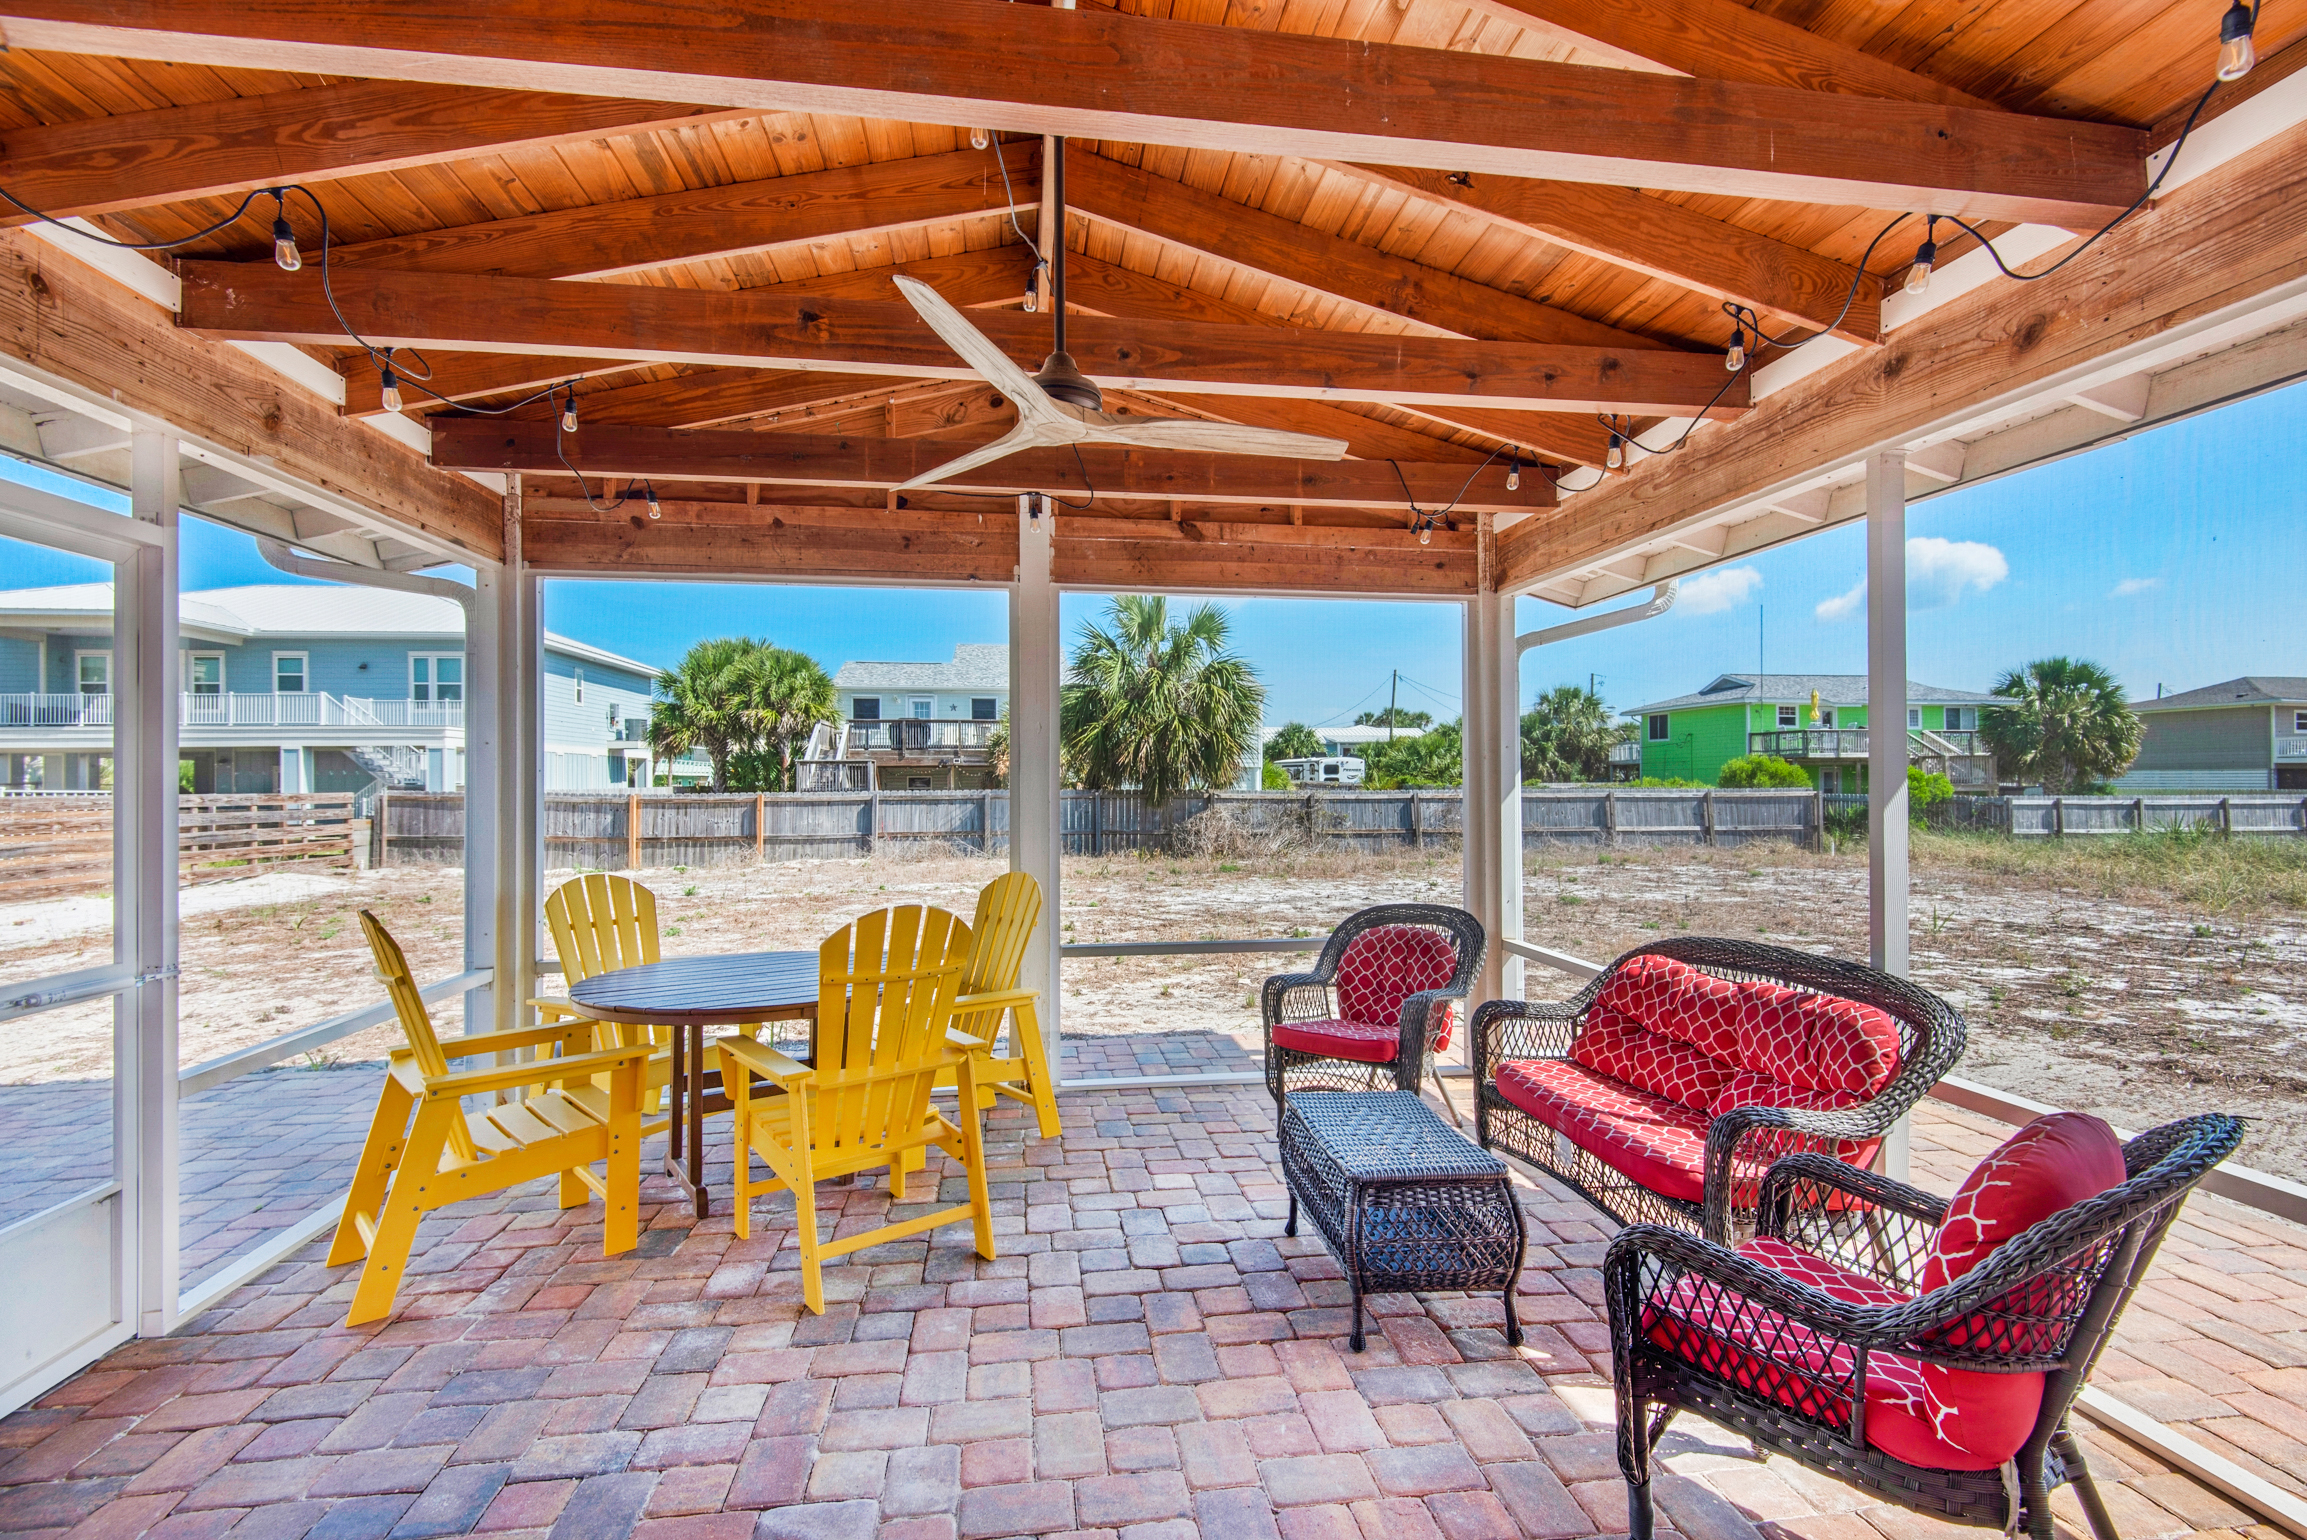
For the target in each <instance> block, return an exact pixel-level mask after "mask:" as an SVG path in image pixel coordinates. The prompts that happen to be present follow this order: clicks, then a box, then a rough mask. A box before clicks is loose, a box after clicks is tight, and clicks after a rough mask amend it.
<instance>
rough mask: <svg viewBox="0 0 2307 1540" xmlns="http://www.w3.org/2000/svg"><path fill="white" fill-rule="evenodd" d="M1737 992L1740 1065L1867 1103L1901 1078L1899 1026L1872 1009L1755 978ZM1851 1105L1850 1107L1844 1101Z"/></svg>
mask: <svg viewBox="0 0 2307 1540" xmlns="http://www.w3.org/2000/svg"><path fill="white" fill-rule="evenodd" d="M1737 988H1738V1049H1737V1051H1736V1052H1735V1053H1733V1054H1730V1055H1728V1057H1730V1058H1734V1059H1736V1060H1737V1061H1738V1064H1739V1067H1740V1068H1742V1069H1749V1070H1752V1071H1754V1072H1755V1073H1756V1074H1758V1075H1764V1076H1768V1077H1769V1078H1770V1079H1772V1080H1781V1081H1784V1082H1786V1083H1787V1084H1788V1085H1795V1086H1801V1087H1802V1088H1803V1089H1805V1090H1809V1091H1845V1092H1849V1093H1851V1095H1850V1100H1851V1101H1852V1102H1860V1101H1865V1100H1867V1099H1868V1098H1869V1097H1871V1096H1873V1095H1874V1094H1875V1093H1876V1092H1877V1091H1880V1090H1881V1089H1882V1088H1883V1087H1884V1086H1886V1085H1888V1084H1889V1083H1890V1079H1891V1076H1893V1075H1894V1074H1896V1073H1897V1072H1898V1063H1899V1040H1898V1023H1896V1022H1894V1021H1892V1020H1891V1019H1890V1017H1889V1016H1887V1015H1885V1014H1884V1013H1883V1012H1881V1011H1879V1010H1877V1009H1875V1008H1874V1007H1873V1006H1871V1005H1860V1004H1859V1003H1858V1002H1857V1001H1855V1000H1844V999H1839V998H1837V997H1836V996H1834V995H1822V994H1817V993H1814V992H1813V991H1810V990H1807V989H1789V988H1787V987H1786V986H1785V985H1783V984H1771V983H1765V982H1763V981H1761V980H1753V981H1750V982H1747V983H1742V984H1740V985H1738V986H1737ZM1845 1105H1848V1103H1845Z"/></svg>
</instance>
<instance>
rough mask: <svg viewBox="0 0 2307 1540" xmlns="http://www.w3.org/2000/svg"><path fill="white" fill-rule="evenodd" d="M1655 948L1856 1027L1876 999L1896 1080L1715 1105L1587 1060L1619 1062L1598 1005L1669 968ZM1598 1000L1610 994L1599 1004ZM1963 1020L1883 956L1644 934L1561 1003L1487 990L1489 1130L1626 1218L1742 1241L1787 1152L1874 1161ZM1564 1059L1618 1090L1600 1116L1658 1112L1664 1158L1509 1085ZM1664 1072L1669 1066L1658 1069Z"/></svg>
mask: <svg viewBox="0 0 2307 1540" xmlns="http://www.w3.org/2000/svg"><path fill="white" fill-rule="evenodd" d="M1653 959H1666V960H1668V961H1669V963H1670V964H1671V965H1675V966H1678V967H1679V968H1681V970H1682V976H1683V977H1685V978H1687V979H1691V980H1696V981H1699V982H1700V983H1702V984H1704V985H1706V987H1708V988H1712V989H1715V990H1717V991H1722V990H1728V991H1730V992H1732V993H1733V994H1736V993H1739V992H1741V991H1743V992H1745V993H1747V994H1751V995H1755V996H1761V997H1767V999H1768V1000H1769V1001H1770V1002H1773V1004H1772V1008H1773V1009H1778V1010H1785V1011H1796V1012H1800V1011H1809V1012H1812V1013H1814V1014H1816V1013H1822V1012H1823V1013H1828V1014H1833V1013H1837V1012H1839V1013H1841V1015H1842V1016H1843V1017H1844V1018H1845V1020H1844V1021H1843V1022H1841V1023H1840V1025H1843V1026H1846V1027H1848V1026H1849V1025H1850V1023H1851V1022H1853V1021H1858V1020H1860V1019H1861V1016H1862V1014H1863V1019H1864V1021H1865V1022H1867V1023H1871V1026H1872V1029H1873V1030H1875V1031H1877V1032H1880V1033H1882V1034H1885V1035H1886V1036H1887V1035H1888V1034H1892V1033H1895V1036H1896V1039H1897V1041H1896V1051H1895V1053H1891V1054H1889V1055H1888V1060H1889V1063H1888V1078H1887V1080H1883V1081H1882V1082H1881V1083H1879V1084H1876V1085H1874V1087H1873V1088H1872V1089H1871V1091H1865V1092H1848V1091H1846V1092H1844V1093H1842V1094H1841V1095H1840V1096H1835V1095H1829V1094H1826V1093H1823V1092H1814V1091H1811V1090H1798V1089H1796V1088H1789V1087H1780V1088H1779V1089H1780V1090H1783V1091H1788V1092H1790V1093H1791V1094H1787V1095H1784V1096H1780V1097H1778V1098H1777V1099H1778V1100H1780V1101H1781V1102H1782V1103H1783V1102H1794V1103H1800V1102H1803V1101H1810V1102H1813V1103H1817V1102H1821V1101H1834V1100H1838V1099H1839V1100H1845V1101H1847V1102H1848V1104H1847V1105H1842V1106H1831V1105H1830V1106H1820V1105H1811V1106H1803V1105H1799V1104H1797V1105H1784V1104H1782V1105H1763V1104H1752V1103H1749V1104H1746V1105H1737V1106H1734V1107H1730V1108H1727V1109H1726V1110H1721V1111H1709V1110H1704V1109H1703V1105H1702V1104H1701V1105H1700V1106H1690V1105H1683V1104H1682V1103H1683V1101H1685V1100H1687V1099H1688V1098H1675V1097H1669V1096H1661V1095H1658V1094H1653V1092H1652V1091H1650V1090H1645V1089H1642V1088H1640V1087H1637V1086H1633V1085H1626V1084H1622V1083H1620V1082H1621V1081H1622V1080H1623V1079H1624V1078H1625V1076H1624V1075H1623V1074H1622V1075H1620V1076H1619V1077H1618V1079H1617V1080H1611V1079H1607V1078H1606V1077H1602V1076H1598V1075H1596V1074H1594V1073H1592V1072H1590V1071H1588V1070H1586V1069H1585V1068H1584V1067H1583V1065H1574V1064H1573V1060H1574V1059H1579V1060H1583V1061H1585V1062H1586V1063H1598V1062H1609V1061H1608V1060H1606V1059H1602V1058H1598V1057H1597V1056H1596V1055H1595V1054H1593V1053H1592V1052H1589V1051H1586V1050H1585V1049H1582V1047H1581V1038H1582V1036H1583V1035H1584V1034H1586V1033H1587V1032H1588V1031H1589V1029H1590V1028H1597V1021H1598V1018H1601V1017H1604V1016H1607V1015H1609V1014H1610V1012H1609V1009H1608V1007H1609V1002H1610V1000H1612V999H1614V998H1617V996H1616V995H1615V994H1614V993H1613V992H1612V984H1613V980H1614V979H1618V980H1621V982H1623V979H1624V978H1625V977H1627V976H1632V975H1635V974H1638V973H1640V972H1642V971H1643V970H1645V969H1648V970H1652V971H1659V969H1660V965H1658V964H1656V963H1654V962H1650V961H1646V960H1653ZM1691 970H1695V971H1691ZM1598 1000H1600V1001H1603V1002H1604V1006H1605V1009H1604V1010H1601V1011H1597V1010H1596V1008H1595V1007H1596V1004H1597V1001H1598ZM1845 1002H1847V1005H1846V1004H1845ZM1719 1004H1720V1002H1719V1001H1717V1002H1713V1003H1712V1004H1711V1005H1710V1007H1709V1008H1712V1007H1713V1005H1719ZM1854 1008H1855V1009H1854ZM1872 1013H1879V1015H1874V1014H1872ZM1600 1026H1601V1028H1602V1029H1607V1028H1608V1026H1609V1024H1608V1023H1607V1022H1605V1023H1601V1024H1600ZM1675 1030H1681V1029H1680V1028H1679V1027H1677V1028H1676V1029H1675ZM1716 1030H1721V1031H1728V1030H1729V1029H1728V1028H1723V1027H1719V1026H1718V1027H1717V1028H1716ZM1964 1033H1965V1028H1964V1025H1963V1019H1962V1017H1961V1015H1959V1014H1958V1013H1957V1012H1956V1011H1955V1009H1954V1007H1953V1006H1951V1005H1949V1004H1947V1002H1946V1001H1944V1000H1941V999H1940V998H1939V997H1938V996H1936V995H1934V994H1932V993H1930V992H1929V991H1928V990H1925V989H1921V988H1918V987H1916V986H1915V985H1913V984H1910V983H1908V982H1907V981H1906V980H1904V979H1898V978H1893V977H1891V976H1890V975H1888V974H1885V973H1878V972H1876V971H1875V970H1874V969H1872V968H1866V967H1861V966H1860V965H1858V964H1856V963H1848V962H1841V961H1838V960H1836V959H1834V958H1831V957H1820V956H1817V955H1816V954H1814V953H1810V952H1796V951H1791V950H1789V949H1787V948H1785V947H1776V946H1765V945H1762V944H1760V943H1757V942H1748V941H1730V940H1724V939H1720V938H1716V937H1705V936H1685V937H1678V938H1676V939H1674V940H1670V941H1660V942H1654V943H1652V944H1651V945H1648V946H1642V947H1636V948H1635V949H1634V950H1633V951H1630V952H1628V953H1626V954H1625V955H1624V956H1622V957H1620V958H1619V959H1618V960H1617V961H1616V962H1613V963H1612V964H1611V965H1610V966H1609V967H1608V968H1606V969H1604V970H1603V972H1602V974H1601V975H1600V976H1599V977H1597V978H1596V979H1594V980H1593V981H1592V982H1591V983H1589V984H1588V985H1587V986H1586V988H1584V989H1583V990H1581V991H1579V993H1578V994H1577V995H1576V996H1575V997H1574V998H1572V999H1570V1000H1568V1001H1565V1002H1563V1003H1560V1004H1548V1003H1542V1002H1532V1001H1526V1000H1490V1001H1485V1002H1484V1003H1483V1004H1482V1005H1481V1007H1480V1008H1478V1009H1477V1010H1476V1011H1475V1012H1474V1023H1473V1056H1474V1086H1475V1104H1474V1105H1475V1112H1474V1121H1475V1132H1476V1135H1477V1137H1478V1138H1479V1140H1480V1142H1481V1144H1482V1147H1483V1148H1484V1149H1501V1150H1504V1151H1505V1152H1506V1153H1508V1154H1510V1155H1515V1156H1518V1157H1520V1158H1521V1159H1523V1160H1525V1161H1528V1162H1529V1163H1530V1164H1531V1165H1533V1166H1536V1167H1538V1168H1539V1169H1540V1170H1542V1171H1544V1172H1546V1173H1547V1174H1548V1175H1550V1176H1552V1177H1555V1178H1556V1179H1557V1180H1559V1181H1561V1182H1562V1183H1563V1184H1564V1185H1566V1186H1568V1187H1570V1188H1572V1189H1573V1190H1575V1191H1576V1192H1577V1193H1578V1194H1579V1196H1581V1197H1583V1198H1585V1199H1586V1200H1587V1201H1588V1202H1590V1203H1592V1204H1593V1205H1594V1206H1595V1207H1596V1208H1599V1209H1601V1210H1602V1211H1603V1212H1604V1213H1606V1214H1608V1215H1609V1216H1610V1217H1611V1218H1613V1219H1615V1220H1617V1221H1618V1222H1619V1223H1621V1224H1667V1225H1674V1226H1677V1227H1679V1228H1682V1229H1686V1230H1694V1231H1696V1232H1698V1233H1700V1234H1703V1235H1705V1236H1707V1237H1708V1238H1709V1239H1712V1240H1716V1241H1728V1240H1731V1239H1734V1238H1736V1237H1738V1236H1742V1235H1745V1234H1747V1233H1750V1232H1751V1231H1752V1229H1753V1223H1754V1218H1753V1216H1754V1205H1755V1200H1756V1194H1757V1189H1758V1188H1759V1186H1760V1184H1761V1180H1762V1174H1763V1172H1764V1171H1765V1170H1766V1169H1767V1168H1768V1167H1769V1165H1770V1163H1771V1161H1773V1160H1774V1159H1776V1158H1778V1157H1779V1156H1782V1155H1790V1154H1794V1153H1796V1152H1798V1151H1803V1150H1810V1151H1815V1152H1818V1153H1821V1154H1826V1155H1832V1156H1835V1157H1837V1158H1840V1159H1843V1160H1852V1161H1858V1162H1860V1163H1862V1164H1863V1163H1866V1162H1868V1161H1871V1159H1872V1158H1873V1155H1874V1152H1875V1149H1876V1147H1877V1146H1878V1144H1879V1141H1880V1140H1881V1138H1882V1136H1883V1135H1884V1134H1885V1133H1886V1132H1888V1131H1889V1129H1890V1127H1891V1125H1892V1124H1893V1123H1895V1122H1897V1121H1898V1119H1899V1118H1900V1117H1901V1116H1903V1115H1904V1114H1905V1113H1906V1112H1907V1111H1908V1110H1909V1109H1910V1108H1912V1107H1913V1106H1914V1104H1915V1103H1916V1102H1918V1101H1920V1100H1921V1099H1922V1098H1923V1096H1924V1095H1926V1094H1927V1093H1928V1092H1929V1090H1930V1088H1931V1087H1932V1086H1933V1085H1936V1084H1937V1083H1938V1081H1939V1079H1940V1077H1941V1076H1943V1075H1945V1074H1946V1072H1947V1071H1948V1070H1950V1069H1951V1068H1953V1067H1954V1063H1955V1061H1956V1060H1957V1059H1959V1058H1960V1057H1961V1056H1962V1051H1963V1039H1964ZM1690 1035H1691V1036H1697V1035H1699V1034H1697V1033H1692V1034H1690ZM1592 1041H1593V1040H1592V1039H1588V1043H1589V1044H1591V1042H1592ZM1718 1046H1719V1045H1718ZM1880 1046H1881V1047H1882V1048H1883V1049H1884V1050H1886V1052H1887V1050H1888V1049H1889V1048H1890V1044H1889V1043H1888V1042H1887V1041H1885V1042H1883V1043H1882V1044H1881V1045H1880ZM1725 1051H1729V1050H1725ZM1701 1057H1704V1055H1701ZM1694 1062H1695V1061H1694ZM1708 1062H1710V1063H1711V1062H1713V1061H1711V1060H1709V1061H1708ZM1517 1065H1520V1066H1521V1068H1520V1069H1519V1070H1517V1069H1515V1066H1517ZM1721 1067H1724V1068H1728V1067H1731V1066H1721ZM1549 1069H1550V1070H1551V1072H1553V1073H1555V1074H1556V1075H1557V1077H1558V1078H1562V1079H1566V1080H1576V1081H1579V1082H1583V1083H1585V1088H1586V1089H1587V1090H1588V1091H1590V1092H1591V1093H1592V1099H1595V1100H1598V1101H1599V1102H1600V1103H1603V1104H1605V1105H1604V1106H1602V1107H1599V1108H1598V1109H1597V1116H1599V1117H1604V1118H1609V1117H1616V1118H1620V1119H1624V1120H1627V1121H1628V1122H1629V1123H1631V1124H1643V1123H1644V1121H1645V1120H1648V1122H1647V1126H1646V1129H1645V1133H1644V1137H1645V1138H1646V1139H1647V1140H1648V1142H1649V1144H1650V1145H1651V1146H1652V1148H1651V1150H1650V1154H1651V1155H1652V1156H1653V1157H1654V1158H1651V1159H1649V1160H1647V1161H1644V1162H1635V1161H1630V1160H1627V1159H1626V1158H1625V1157H1624V1156H1623V1155H1622V1154H1620V1155H1616V1156H1615V1157H1614V1156H1613V1155H1612V1154H1611V1153H1609V1151H1611V1150H1612V1149H1613V1148H1614V1146H1613V1145H1612V1142H1611V1141H1610V1140H1609V1139H1596V1138H1591V1137H1585V1136H1584V1135H1582V1134H1580V1133H1577V1132H1574V1131H1558V1128H1557V1126H1556V1125H1555V1124H1553V1123H1549V1122H1547V1121H1545V1120H1543V1119H1541V1118H1540V1117H1539V1116H1537V1115H1536V1114H1535V1113H1533V1112H1532V1111H1531V1110H1530V1109H1529V1108H1528V1107H1527V1106H1525V1105H1522V1104H1520V1103H1518V1102H1517V1101H1515V1100H1513V1099H1511V1098H1510V1097H1509V1096H1508V1095H1507V1094H1506V1092H1505V1091H1502V1090H1501V1088H1500V1085H1499V1074H1500V1072H1501V1071H1502V1070H1506V1071H1509V1072H1510V1073H1511V1074H1520V1075H1527V1074H1529V1073H1531V1072H1533V1071H1536V1070H1549ZM1627 1073H1636V1072H1635V1071H1633V1070H1628V1071H1627ZM1754 1084H1761V1085H1763V1086H1764V1087H1765V1089H1767V1088H1768V1085H1769V1082H1767V1081H1750V1082H1749V1086H1750V1088H1751V1086H1752V1085H1754ZM1652 1085H1653V1086H1654V1087H1656V1086H1661V1085H1667V1082H1664V1081H1661V1080H1658V1079H1657V1078H1655V1077H1652ZM1667 1088H1668V1089H1671V1086H1668V1087H1667ZM1575 1089H1576V1088H1574V1090H1575ZM1749 1094H1750V1095H1751V1094H1752V1092H1751V1089H1750V1092H1749ZM1854 1098H1856V1099H1854ZM1529 1099H1530V1098H1528V1097H1527V1096H1525V1097H1524V1100H1525V1101H1527V1100H1529ZM1558 1121H1559V1119H1558ZM1582 1138H1583V1141H1584V1142H1580V1141H1581V1139H1582ZM1591 1146H1601V1147H1602V1149H1603V1151H1604V1152H1603V1153H1598V1152H1597V1150H1596V1149H1595V1148H1592V1147H1591Z"/></svg>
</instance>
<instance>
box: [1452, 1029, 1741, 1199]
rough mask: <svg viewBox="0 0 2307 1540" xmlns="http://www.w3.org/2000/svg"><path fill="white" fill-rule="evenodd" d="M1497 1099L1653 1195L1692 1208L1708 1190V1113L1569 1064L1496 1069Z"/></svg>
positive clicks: (1524, 1063)
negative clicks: (1608, 1165) (1596, 1158)
mask: <svg viewBox="0 0 2307 1540" xmlns="http://www.w3.org/2000/svg"><path fill="white" fill-rule="evenodd" d="M1497 1083H1498V1094H1499V1095H1501V1096H1503V1097H1505V1098H1506V1099H1507V1100H1508V1101H1510V1102H1512V1103H1513V1104H1514V1105H1515V1106H1517V1107H1520V1108H1521V1109H1522V1110H1523V1111H1524V1112H1527V1113H1529V1114H1530V1115H1531V1116H1532V1117H1534V1118H1536V1119H1537V1120H1538V1121H1539V1122H1541V1123H1543V1124H1545V1125H1546V1126H1547V1127H1548V1128H1551V1129H1554V1130H1555V1131H1557V1132H1558V1133H1560V1134H1561V1135H1562V1136H1563V1137H1564V1138H1566V1139H1568V1140H1569V1141H1570V1142H1571V1143H1572V1144H1575V1145H1577V1146H1578V1147H1579V1148H1580V1149H1582V1150H1586V1151H1588V1152H1590V1153H1592V1154H1594V1155H1596V1156H1599V1157H1600V1158H1601V1159H1603V1160H1605V1161H1607V1162H1608V1163H1609V1164H1610V1165H1611V1166H1612V1167H1614V1168H1615V1169H1617V1170H1619V1171H1621V1172H1623V1173H1625V1175H1626V1176H1627V1177H1628V1178H1630V1179H1631V1180H1633V1181H1636V1182H1639V1183H1641V1184H1642V1185H1643V1186H1644V1187H1647V1188H1649V1189H1650V1190H1651V1191H1652V1192H1658V1193H1664V1194H1665V1195H1666V1196H1667V1197H1670V1198H1679V1199H1681V1200H1682V1201H1683V1202H1685V1203H1696V1202H1697V1201H1699V1199H1700V1198H1701V1197H1702V1196H1703V1195H1704V1193H1705V1190H1706V1114H1705V1113H1703V1112H1700V1111H1698V1110H1697V1109H1696V1108H1692V1107H1685V1106H1683V1105H1681V1104H1680V1103H1679V1102H1671V1101H1668V1100H1667V1099H1666V1098H1665V1097H1663V1096H1655V1095H1652V1094H1651V1093H1650V1092H1648V1091H1644V1090H1639V1089H1637V1088H1635V1087H1633V1086H1629V1085H1623V1084H1621V1083H1619V1082H1618V1081H1616V1080H1612V1079H1610V1078H1608V1077H1607V1076H1603V1075H1598V1074H1596V1073H1595V1072H1594V1071H1592V1070H1590V1069H1588V1068H1587V1067H1586V1066H1584V1065H1583V1064H1574V1063H1572V1062H1570V1061H1569V1060H1567V1059H1517V1060H1514V1061H1512V1062H1510V1063H1507V1064H1503V1065H1500V1066H1499V1068H1498V1077H1497Z"/></svg>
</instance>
